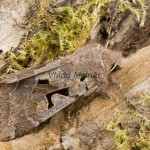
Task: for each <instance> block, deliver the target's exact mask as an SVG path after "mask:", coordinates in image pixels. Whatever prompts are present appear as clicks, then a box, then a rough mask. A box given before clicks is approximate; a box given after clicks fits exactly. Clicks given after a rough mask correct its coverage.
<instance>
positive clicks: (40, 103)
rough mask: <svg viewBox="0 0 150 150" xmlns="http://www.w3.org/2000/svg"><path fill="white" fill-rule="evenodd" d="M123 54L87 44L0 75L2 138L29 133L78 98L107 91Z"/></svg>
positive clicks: (3, 139) (0, 127)
mask: <svg viewBox="0 0 150 150" xmlns="http://www.w3.org/2000/svg"><path fill="white" fill-rule="evenodd" d="M114 64H120V54H118V53H117V52H112V51H110V50H108V49H106V48H104V47H103V46H101V45H100V44H97V43H94V44H87V45H85V46H83V47H81V48H79V49H78V50H76V51H75V52H74V53H73V54H71V55H69V56H66V57H63V58H60V59H59V60H56V61H54V62H51V63H48V64H46V65H45V66H41V67H32V68H27V69H24V70H22V71H20V72H18V73H12V74H9V75H5V76H1V77H0V140H1V141H7V140H11V139H14V138H17V137H20V136H23V135H25V134H27V133H28V132H29V131H32V130H33V129H34V128H36V127H38V126H39V125H40V124H41V123H43V122H44V121H46V120H47V119H49V118H50V117H52V116H53V115H54V114H56V113H57V112H59V111H60V110H62V109H64V108H65V107H67V106H68V105H70V104H72V103H74V102H75V101H77V100H79V99H81V98H84V97H87V98H90V97H91V96H92V97H94V96H96V95H99V94H103V93H107V90H108V89H109V87H110V81H109V76H110V72H111V69H112V66H114Z"/></svg>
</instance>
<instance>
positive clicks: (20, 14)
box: [0, 0, 38, 52]
mask: <svg viewBox="0 0 150 150" xmlns="http://www.w3.org/2000/svg"><path fill="white" fill-rule="evenodd" d="M37 3H38V0H28V1H26V0H11V1H10V0H1V1H0V50H2V51H4V52H7V51H9V50H10V49H11V48H15V47H17V46H18V44H19V42H20V39H21V37H22V35H23V34H24V33H25V25H26V24H27V23H28V21H29V20H28V19H29V18H30V16H29V14H30V13H29V12H30V11H31V10H32V8H33V7H34V6H35V4H37Z"/></svg>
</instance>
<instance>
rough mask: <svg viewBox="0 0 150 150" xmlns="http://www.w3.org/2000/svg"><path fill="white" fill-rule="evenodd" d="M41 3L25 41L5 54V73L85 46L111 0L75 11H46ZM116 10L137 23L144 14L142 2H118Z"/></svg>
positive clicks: (100, 0)
mask: <svg viewBox="0 0 150 150" xmlns="http://www.w3.org/2000/svg"><path fill="white" fill-rule="evenodd" d="M43 2H44V1H42V2H41V7H40V10H39V13H38V15H37V16H36V18H35V19H34V20H33V21H32V22H30V24H29V27H28V28H27V31H28V33H27V34H26V39H25V41H24V42H23V43H22V44H21V45H20V46H19V47H18V49H17V51H15V52H11V53H10V54H9V58H10V59H9V65H8V68H7V73H11V72H16V71H18V70H21V69H23V68H25V67H30V66H33V65H38V64H42V63H46V62H49V61H53V60H56V59H58V58H59V57H61V56H66V55H68V54H71V53H72V52H74V50H76V49H77V48H79V47H81V46H82V45H83V44H84V43H85V42H86V40H87V39H88V36H89V33H90V31H91V29H92V27H93V25H94V24H95V22H96V21H97V19H98V18H99V17H101V16H103V15H105V13H107V4H109V3H110V2H113V0H87V1H86V2H85V3H84V4H81V5H78V6H75V7H71V6H65V7H58V8H52V7H47V5H46V4H45V3H43ZM132 3H134V5H138V6H140V10H141V11H137V9H136V7H134V6H133V5H132ZM118 7H119V9H120V8H121V9H123V8H125V9H129V10H131V11H132V12H133V13H134V14H136V15H137V17H138V18H139V20H142V18H143V15H144V14H145V11H144V10H145V5H144V2H143V0H134V1H133V2H128V1H125V0H120V1H119V5H118Z"/></svg>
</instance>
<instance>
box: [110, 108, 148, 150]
mask: <svg viewBox="0 0 150 150" xmlns="http://www.w3.org/2000/svg"><path fill="white" fill-rule="evenodd" d="M118 113H119V114H118V116H119V117H118V118H116V119H115V120H113V121H110V122H109V123H108V126H107V130H108V131H110V132H112V133H113V134H114V139H115V148H114V150H149V149H150V120H149V119H147V118H146V117H145V115H144V114H139V113H138V112H137V111H133V110H132V111H131V110H129V111H127V112H121V111H118ZM124 116H125V117H126V118H128V119H129V122H130V125H126V126H124V127H122V124H123V123H126V124H127V119H125V118H124ZM124 120H126V122H125V121H124ZM135 120H136V122H135ZM135 125H136V127H135ZM131 126H133V128H134V129H132V127H131ZM135 128H138V129H135ZM133 130H134V132H133ZM135 132H136V133H135Z"/></svg>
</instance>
